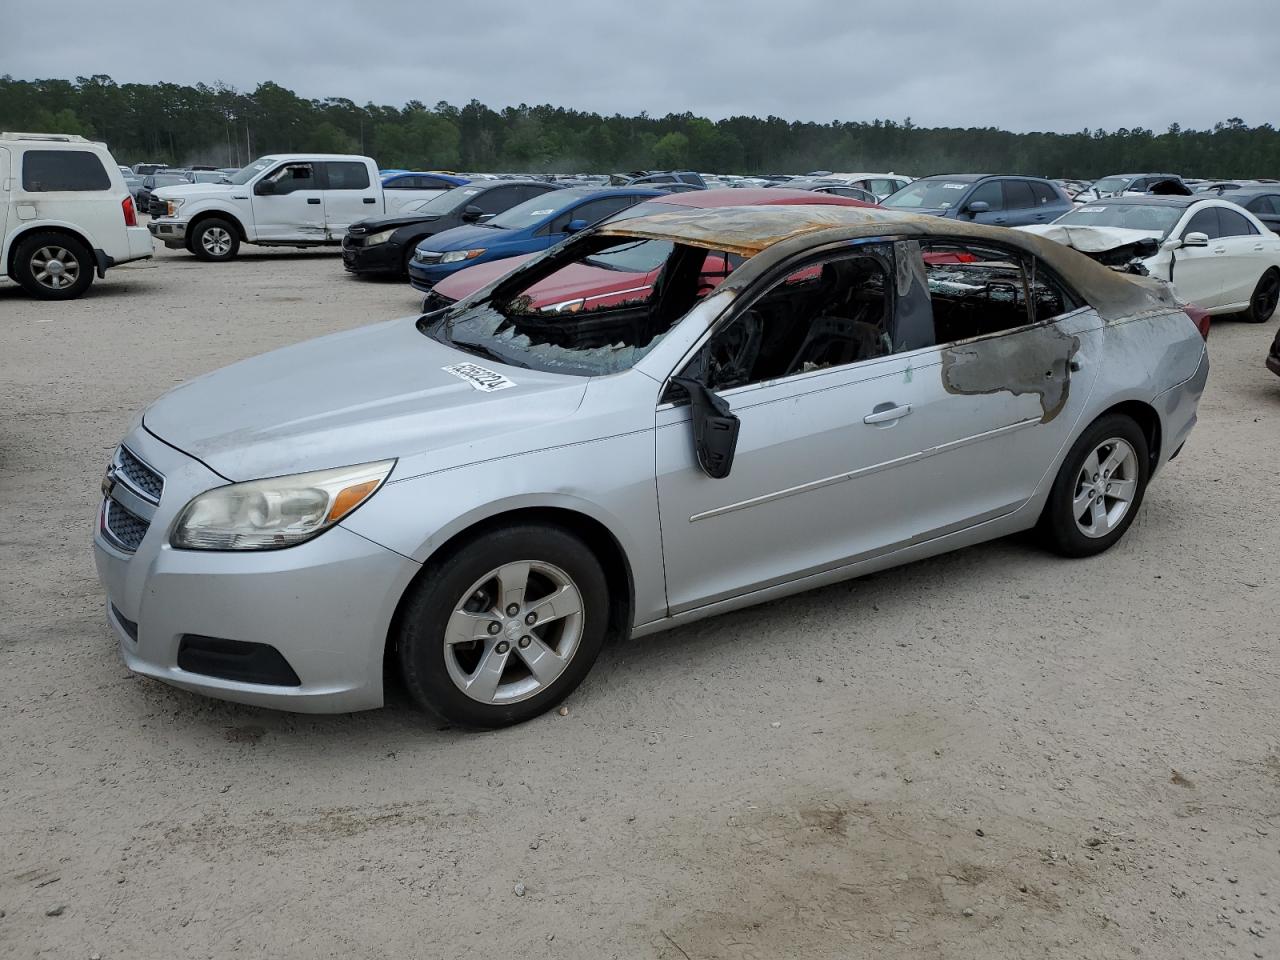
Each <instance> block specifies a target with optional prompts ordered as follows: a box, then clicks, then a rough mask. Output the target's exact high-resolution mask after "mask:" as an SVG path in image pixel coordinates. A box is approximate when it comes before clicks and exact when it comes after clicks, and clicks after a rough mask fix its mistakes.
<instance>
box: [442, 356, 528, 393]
mask: <svg viewBox="0 0 1280 960" xmlns="http://www.w3.org/2000/svg"><path fill="white" fill-rule="evenodd" d="M440 369H441V370H443V371H444V372H445V373H449V374H452V375H453V376H455V377H457V378H458V379H459V380H465V381H467V383H469V384H471V386H473V387H475V389H477V390H483V391H484V392H485V393H493V392H494V391H495V390H505V389H507V387H514V386H515V385H516V383H515V381H514V380H508V379H507V378H506V377H504V376H503V375H502V374H500V373H498V371H496V370H490V369H489V368H488V367H482V366H480V365H479V364H478V363H453V364H450V365H449V366H447V367H441V368H440Z"/></svg>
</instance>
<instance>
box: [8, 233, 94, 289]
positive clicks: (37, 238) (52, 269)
mask: <svg viewBox="0 0 1280 960" xmlns="http://www.w3.org/2000/svg"><path fill="white" fill-rule="evenodd" d="M13 279H15V280H17V281H18V283H20V284H21V285H22V288H23V289H24V290H26V291H27V293H29V294H31V295H32V296H33V297H39V298H40V299H41V300H74V299H75V298H76V297H78V296H81V295H82V294H83V293H84V292H85V291H86V290H88V289H89V285H90V284H91V283H93V254H92V253H90V252H89V248H88V247H86V246H85V245H84V244H83V243H81V242H80V241H79V240H77V239H75V238H74V237H69V236H67V235H66V234H63V233H36V234H33V235H31V236H29V237H24V238H23V239H22V240H21V241H19V243H18V249H17V250H16V251H14V255H13Z"/></svg>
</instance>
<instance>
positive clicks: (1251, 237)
mask: <svg viewBox="0 0 1280 960" xmlns="http://www.w3.org/2000/svg"><path fill="white" fill-rule="evenodd" d="M1218 243H1219V244H1220V245H1221V246H1222V247H1224V248H1225V249H1226V252H1225V253H1223V254H1222V256H1221V258H1220V262H1221V264H1222V299H1223V301H1225V302H1226V303H1245V302H1247V301H1248V299H1249V298H1250V297H1251V296H1253V290H1254V287H1256V286H1257V284H1258V281H1259V280H1260V279H1261V278H1262V275H1263V274H1264V273H1266V272H1267V270H1268V269H1269V268H1270V266H1271V263H1272V260H1271V257H1272V254H1271V252H1270V251H1268V250H1267V248H1266V244H1264V243H1263V242H1262V234H1261V233H1259V232H1258V228H1257V227H1255V226H1254V225H1253V224H1252V223H1250V222H1249V219H1248V218H1247V217H1245V216H1244V215H1243V214H1241V213H1237V212H1236V211H1235V210H1232V209H1230V208H1228V207H1218Z"/></svg>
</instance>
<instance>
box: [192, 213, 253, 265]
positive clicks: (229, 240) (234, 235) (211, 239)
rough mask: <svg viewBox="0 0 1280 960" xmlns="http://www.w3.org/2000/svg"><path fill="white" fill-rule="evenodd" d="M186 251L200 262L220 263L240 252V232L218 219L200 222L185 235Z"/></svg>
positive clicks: (231, 224)
mask: <svg viewBox="0 0 1280 960" xmlns="http://www.w3.org/2000/svg"><path fill="white" fill-rule="evenodd" d="M187 249H188V250H190V251H191V252H192V253H194V254H195V255H196V256H197V257H199V258H200V259H201V260H208V261H210V262H212V263H222V262H225V261H227V260H231V259H233V258H234V257H235V255H236V254H237V253H238V252H239V250H240V231H239V230H237V229H236V225H235V224H234V223H231V222H229V221H227V220H222V219H220V218H218V217H209V218H208V219H207V220H201V221H200V222H199V223H197V224H196V225H195V227H194V228H193V229H192V230H191V232H190V233H189V234H187Z"/></svg>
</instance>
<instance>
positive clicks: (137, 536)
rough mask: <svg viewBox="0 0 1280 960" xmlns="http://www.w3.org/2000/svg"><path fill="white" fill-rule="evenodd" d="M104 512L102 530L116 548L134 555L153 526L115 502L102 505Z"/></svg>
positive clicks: (109, 501) (111, 501)
mask: <svg viewBox="0 0 1280 960" xmlns="http://www.w3.org/2000/svg"><path fill="white" fill-rule="evenodd" d="M102 511H103V516H102V529H103V530H104V531H105V532H106V534H107V535H108V536H109V537H110V538H111V539H112V540H113V541H114V542H115V544H116V546H118V547H120V549H122V550H127V551H128V552H129V553H134V552H135V551H136V550H137V549H138V545H139V544H140V543H142V538H143V537H144V536H146V533H147V529H148V528H149V527H150V526H151V524H149V523H148V522H147V521H146V520H143V519H142V518H141V517H139V516H136V515H134V514H132V513H130V512H129V511H128V510H126V509H125V508H124V507H122V506H120V504H118V503H116V502H115V501H114V500H107V501H106V502H105V503H104V504H103V505H102Z"/></svg>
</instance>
